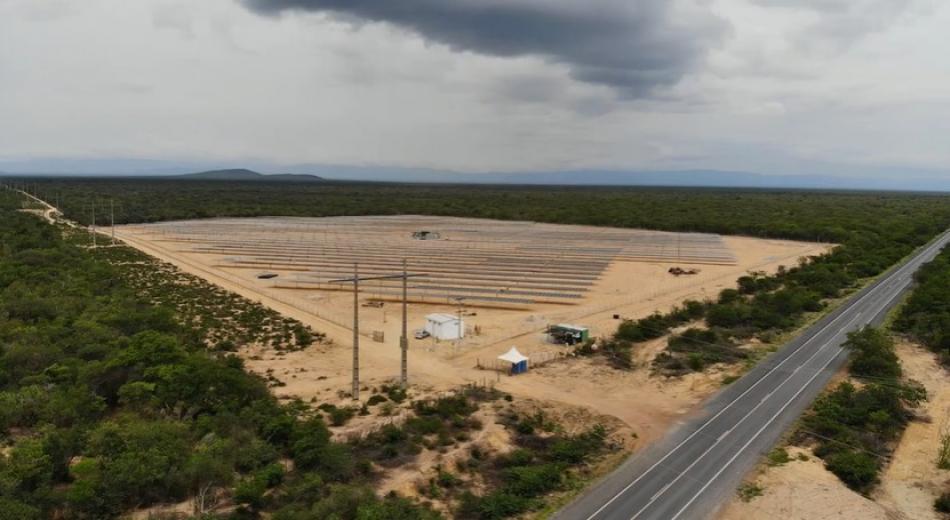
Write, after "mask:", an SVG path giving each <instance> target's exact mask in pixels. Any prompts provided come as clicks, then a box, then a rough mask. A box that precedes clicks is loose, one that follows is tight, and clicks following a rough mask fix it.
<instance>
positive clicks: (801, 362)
mask: <svg viewBox="0 0 950 520" xmlns="http://www.w3.org/2000/svg"><path fill="white" fill-rule="evenodd" d="M948 240H950V232H948V233H945V234H943V235H941V236H940V237H939V238H938V239H936V240H934V241H933V242H931V243H930V244H929V245H927V246H926V247H924V248H922V249H920V250H918V251H917V252H916V253H915V255H913V256H912V257H911V258H910V259H909V260H908V261H906V262H905V263H904V264H901V265H899V266H897V267H895V268H893V269H891V270H890V271H889V272H888V273H887V274H885V275H884V276H882V277H880V278H879V279H878V280H877V281H876V282H875V283H874V284H872V285H870V286H868V287H866V288H865V289H863V290H862V291H860V292H859V293H857V294H855V295H854V296H852V297H851V298H850V299H849V300H848V301H847V302H846V303H844V304H842V305H841V306H840V307H839V308H838V309H836V310H835V311H834V312H832V313H830V314H829V315H828V316H825V317H824V318H823V319H822V320H820V321H819V322H817V323H816V324H814V325H812V326H811V327H809V328H808V329H807V330H806V331H805V332H804V333H803V334H802V335H801V336H799V337H798V338H796V339H795V340H793V341H791V342H790V343H788V344H787V345H785V346H784V347H783V348H782V349H780V350H779V351H778V352H776V353H775V354H773V355H772V356H771V357H769V358H768V359H766V360H765V361H763V362H762V363H760V364H759V365H758V366H757V367H756V368H755V369H753V370H752V371H750V372H749V373H748V374H746V376H745V377H743V378H742V379H740V380H738V381H736V382H735V383H733V384H732V385H730V386H729V387H727V388H726V389H724V390H723V391H722V392H720V393H719V394H717V395H716V396H715V397H714V398H712V399H711V400H710V401H708V402H707V403H706V405H705V406H704V407H703V410H702V412H701V413H699V414H698V416H696V417H694V418H692V419H690V420H688V421H687V422H685V423H683V424H681V425H679V426H678V427H677V428H676V429H675V430H674V431H673V432H672V433H670V434H669V435H668V436H667V437H666V438H664V439H663V440H662V441H660V442H658V443H657V444H656V445H655V446H653V447H652V448H649V449H647V450H645V451H644V452H642V453H641V454H639V455H638V456H636V457H633V458H631V459H630V460H629V461H627V462H626V463H624V464H623V465H622V466H621V467H620V468H619V469H617V470H616V471H615V472H614V473H612V474H611V475H610V476H608V477H607V478H605V479H604V480H603V481H602V482H600V483H599V484H598V485H596V486H594V487H593V488H592V489H591V490H589V491H588V492H587V493H585V494H584V495H582V496H581V497H580V498H578V499H577V500H576V501H574V502H573V503H572V504H570V505H569V506H567V507H566V508H565V509H563V510H562V511H560V512H559V513H558V514H557V515H555V518H557V519H559V520H686V519H699V518H710V517H712V516H713V515H714V514H715V512H716V511H717V509H718V508H719V506H720V505H721V504H722V503H723V502H724V500H725V499H727V498H729V497H731V496H732V495H733V494H734V493H735V489H736V487H737V486H738V485H739V483H740V482H741V480H742V478H743V477H744V476H745V474H746V473H747V472H748V471H749V470H750V469H751V468H752V467H753V466H754V465H755V464H756V462H757V461H758V460H759V458H760V457H761V455H762V454H763V453H766V452H767V451H768V450H770V449H771V448H772V446H773V445H774V444H775V442H776V441H777V440H778V439H779V437H781V435H782V433H783V432H784V431H785V430H786V429H787V428H788V427H789V426H790V425H791V424H792V423H793V422H794V421H795V419H796V418H797V417H798V416H799V415H800V414H801V413H802V412H803V411H804V410H805V408H807V406H808V405H809V404H810V403H811V402H812V401H813V400H814V399H815V397H817V395H818V394H819V393H820V392H821V391H822V389H823V388H824V387H825V386H826V385H827V383H828V381H829V379H830V378H831V377H832V375H833V374H834V373H835V372H836V371H837V370H838V369H839V368H841V366H842V365H843V363H844V362H845V360H846V359H847V353H846V352H845V351H844V349H843V347H842V346H841V345H842V343H844V341H845V340H846V336H847V333H848V332H851V331H854V330H856V329H858V328H861V327H863V326H865V325H868V324H877V323H879V322H880V321H881V320H882V319H883V318H884V316H885V315H886V314H887V311H888V310H889V309H890V308H891V307H893V306H894V305H895V304H896V303H897V302H898V301H899V300H900V298H901V295H902V293H903V292H904V291H906V290H907V289H908V287H909V286H910V284H911V283H912V282H913V273H914V272H915V271H916V270H917V269H918V268H919V267H920V266H921V265H922V264H924V263H926V262H928V261H930V260H931V259H932V258H933V257H934V256H936V255H937V254H938V253H939V252H940V249H941V248H942V247H943V246H944V245H946V244H947V242H948ZM632 406H635V404H632Z"/></svg>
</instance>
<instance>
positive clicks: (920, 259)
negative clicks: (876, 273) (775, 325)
mask: <svg viewBox="0 0 950 520" xmlns="http://www.w3.org/2000/svg"><path fill="white" fill-rule="evenodd" d="M945 235H946V234H945ZM942 238H945V237H942ZM942 241H943V240H942V239H938V240H937V241H935V242H934V243H932V244H931V245H930V246H928V247H927V248H926V249H924V251H922V252H921V253H920V254H919V255H918V256H917V257H916V258H915V259H913V260H911V261H909V262H907V263H906V264H904V265H903V266H901V267H899V268H897V270H895V271H894V272H893V273H891V275H890V276H892V277H893V276H895V275H899V273H901V271H903V270H905V269H908V268H912V267H913V270H916V269H917V266H919V265H920V264H922V263H924V258H925V257H926V256H928V255H929V254H930V253H931V252H932V251H933V250H934V249H935V248H937V246H940V247H942V244H941V242H942ZM888 285H890V284H889V282H882V283H880V284H878V285H876V286H874V287H873V288H871V289H870V290H869V291H868V292H867V293H865V294H864V295H863V296H861V297H860V298H858V299H857V300H855V301H854V302H852V303H850V304H849V307H854V306H855V305H858V304H859V303H860V302H861V301H863V300H864V299H865V298H867V297H869V296H871V295H872V294H874V293H876V292H877V291H878V290H879V289H882V288H884V287H887V286H888ZM894 296H896V295H891V297H890V298H886V299H885V300H884V301H885V303H884V304H883V305H881V306H879V309H878V310H876V311H875V312H874V313H873V314H872V317H873V316H874V315H876V314H877V313H879V312H881V311H883V310H884V308H886V307H887V305H889V304H890V302H891V301H892V300H893V298H894ZM862 313H863V311H858V312H857V314H856V315H855V317H854V318H852V319H851V320H850V321H849V322H848V324H847V325H845V327H843V328H842V329H840V330H839V334H840V332H841V331H843V330H846V329H847V328H848V327H849V326H850V325H851V324H852V323H854V321H855V320H856V319H858V318H859V317H860V316H861V314H862ZM846 314H848V312H847V310H845V311H844V312H842V313H841V314H839V315H838V316H837V317H835V319H833V320H831V321H830V322H829V323H828V324H827V325H825V326H824V327H822V328H821V329H820V330H818V331H817V332H815V333H814V334H813V335H812V336H811V337H810V338H809V339H808V340H806V341H805V342H804V343H802V344H801V345H800V346H799V347H798V348H797V349H796V350H795V351H794V352H792V353H791V354H789V355H788V357H786V358H785V359H784V360H782V362H780V363H779V364H778V365H776V366H775V367H773V368H772V369H770V370H769V371H768V372H766V373H765V374H763V376H762V377H761V378H760V379H759V380H757V381H756V382H755V383H754V384H753V385H752V386H751V387H749V388H748V389H747V390H746V391H745V392H743V393H742V394H740V395H739V396H738V397H736V398H735V399H733V400H732V401H731V402H730V403H729V404H727V405H726V406H725V407H724V408H723V409H722V410H720V411H719V413H717V414H716V415H714V416H713V417H712V418H710V419H709V420H708V421H706V422H705V423H703V425H702V426H700V428H698V429H697V430H696V431H694V432H693V433H692V434H691V435H690V436H689V437H687V438H686V439H685V440H683V441H682V442H680V443H679V444H677V445H676V446H674V447H673V449H672V450H670V451H669V452H668V453H667V454H666V455H664V456H663V457H662V458H661V459H660V460H659V461H657V462H656V463H655V464H653V465H652V466H650V467H649V468H648V469H647V470H646V471H645V472H644V473H642V474H641V475H640V476H639V477H637V478H636V479H635V480H634V481H633V482H631V483H630V484H628V485H627V486H626V487H624V489H623V490H621V491H620V492H619V493H617V494H616V495H614V496H613V498H611V499H610V500H609V501H607V502H606V503H604V505H602V506H601V507H600V508H598V509H597V511H595V512H594V513H593V514H592V515H590V516H589V517H587V520H592V519H593V518H594V517H595V516H597V515H598V514H600V513H601V511H603V510H604V509H606V508H607V506H609V505H610V504H611V503H613V502H614V501H615V500H616V499H617V498H619V497H620V496H621V495H623V494H624V493H626V492H627V490H629V489H630V488H631V487H633V486H634V485H635V484H636V483H637V482H638V481H639V480H640V479H642V478H643V477H644V476H646V475H647V474H648V473H650V472H651V471H652V470H653V469H654V468H656V467H657V466H658V465H660V464H661V463H663V461H665V460H666V459H667V458H668V457H669V456H670V455H672V454H673V453H674V452H675V451H677V450H679V448H680V447H682V446H683V445H684V444H686V443H687V442H689V440H690V439H692V438H693V437H694V436H696V435H697V434H698V433H699V432H700V431H702V430H703V429H705V428H706V426H708V425H709V424H710V423H711V422H712V421H714V420H715V419H716V418H718V417H719V416H720V415H721V414H722V413H723V412H725V411H726V409H728V408H730V407H732V405H734V404H735V403H736V402H737V401H738V400H740V399H742V398H743V397H744V396H745V395H746V394H747V393H749V392H750V391H751V390H752V389H753V388H755V387H756V386H758V384H759V383H761V382H762V381H763V380H765V378H766V377H768V376H769V375H770V374H771V373H772V372H774V371H775V370H777V369H778V368H779V367H781V366H782V365H783V364H785V362H787V361H788V360H789V359H791V358H792V356H794V355H795V354H797V353H798V352H800V351H801V350H802V349H803V348H804V347H805V345H807V344H809V343H810V342H811V341H812V340H814V339H815V338H816V337H818V336H819V335H820V334H821V333H822V332H824V331H825V330H826V329H828V327H830V326H831V325H832V324H834V323H835V322H836V321H838V320H839V319H840V318H841V317H842V316H844V315H846ZM837 336H838V334H835V335H834V336H832V338H831V340H830V341H829V342H828V343H830V342H831V341H833V340H834V339H835V338H837ZM828 343H826V344H825V345H823V346H822V347H821V348H819V349H818V351H816V352H815V353H814V354H812V355H811V356H809V358H808V359H807V360H805V362H804V363H802V364H801V365H799V366H798V367H797V368H796V370H794V371H793V373H794V372H797V371H798V368H801V367H802V366H804V365H805V364H807V363H808V362H809V361H810V360H811V359H812V358H814V357H815V356H816V355H817V354H818V353H819V352H821V351H823V350H824V349H825V348H826V347H827V346H828ZM841 350H842V349H841V348H839V351H838V352H837V353H835V355H834V356H832V358H831V359H830V360H829V362H828V363H826V364H825V365H824V366H823V367H822V368H821V369H820V370H818V371H816V372H815V374H814V375H812V377H811V378H810V379H809V380H808V382H806V383H805V386H803V387H802V388H801V389H799V391H798V392H797V393H796V394H795V396H794V397H793V398H792V400H794V399H795V398H797V396H798V395H799V394H801V392H802V391H804V389H805V388H807V386H808V385H809V384H810V383H811V381H813V380H814V378H815V377H817V376H818V374H820V373H821V372H822V371H823V370H825V369H826V368H827V367H828V365H830V364H831V362H832V361H834V359H835V358H837V356H838V355H839V354H840V351H841ZM790 379H791V376H789V377H788V378H786V379H785V380H784V381H782V383H781V384H780V385H779V386H778V387H776V390H777V389H778V388H780V387H781V386H783V385H784V384H785V383H786V382H788V381H789V380H790ZM762 402H764V400H763V401H760V403H759V405H756V407H755V408H753V409H752V411H750V412H749V413H748V414H746V415H745V416H744V417H743V418H742V419H741V420H740V421H739V423H741V422H742V421H744V420H745V419H746V418H747V417H749V415H751V413H752V412H753V411H754V410H755V409H756V408H758V407H759V406H760V405H761V404H762ZM790 402H791V401H789V402H788V403H786V404H785V405H784V406H783V407H782V410H784V409H785V408H787V407H788V405H789V404H790ZM773 420H774V419H771V420H770V421H769V423H771V422H772V421H773ZM739 423H736V425H738V424H739ZM733 428H735V427H733ZM730 431H731V429H730ZM756 436H758V434H756ZM722 437H723V436H721V437H720V440H721V439H722ZM718 442H719V440H717V441H716V443H714V444H713V447H715V446H716V444H718ZM748 444H749V443H746V446H747V445H748ZM711 449H712V448H710V449H708V450H706V451H705V452H704V453H703V454H702V455H700V457H699V458H698V459H697V460H696V461H694V462H693V464H691V465H690V466H689V467H688V468H687V470H689V469H690V468H692V467H693V466H694V465H695V464H696V462H698V461H699V459H701V458H703V457H704V456H705V455H706V454H707V453H708V452H709V451H710V450H711ZM744 449H745V447H743V448H742V449H740V450H739V452H738V453H737V454H736V455H735V456H734V457H733V460H734V459H735V457H738V455H739V454H740V453H741V452H742V451H743V450H744ZM730 463H731V461H730ZM721 472H722V471H721V470H720V472H719V473H717V475H716V476H717V477H718V475H719V474H720V473H721ZM684 474H685V471H684V472H683V473H680V475H678V476H677V477H676V479H674V480H673V482H676V481H677V480H679V479H680V477H682V476H683V475H684ZM715 478H716V477H714V478H713V480H715ZM711 483H712V481H710V482H707V483H706V485H705V486H703V489H702V490H700V492H699V493H697V495H696V496H694V497H693V498H692V499H691V500H690V503H692V502H693V501H695V499H696V498H697V497H698V496H699V494H701V493H702V492H703V491H704V490H705V489H706V488H707V487H709V485H710V484H711ZM671 484H672V482H671V483H670V484H667V486H666V487H664V488H663V489H662V490H660V491H659V492H658V493H657V494H656V495H654V498H653V499H651V500H650V503H652V502H653V501H654V500H655V498H656V497H658V496H660V495H662V494H663V493H664V492H665V491H666V490H667V489H669V487H670V485H671ZM648 506H649V504H648V505H647V506H644V508H642V509H641V510H640V511H638V512H637V514H636V515H634V516H633V517H631V520H635V519H636V517H637V516H639V515H640V514H641V513H642V512H643V511H644V510H645V509H646V508H647V507H648ZM683 510H685V507H684V508H683V509H681V510H680V512H679V513H677V516H679V514H681V513H682V511H683Z"/></svg>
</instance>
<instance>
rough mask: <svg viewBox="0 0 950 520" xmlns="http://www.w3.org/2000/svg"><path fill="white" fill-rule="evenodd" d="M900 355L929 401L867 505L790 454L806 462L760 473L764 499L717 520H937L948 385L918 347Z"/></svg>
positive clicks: (949, 484)
mask: <svg viewBox="0 0 950 520" xmlns="http://www.w3.org/2000/svg"><path fill="white" fill-rule="evenodd" d="M898 354H899V355H900V358H901V362H902V363H903V366H904V371H905V373H906V374H907V376H908V377H910V378H912V379H916V380H917V381H920V382H921V383H923V384H924V386H925V387H926V388H927V392H928V394H929V399H928V401H927V402H926V403H924V404H923V405H922V406H921V407H920V409H919V410H918V414H919V416H920V420H918V421H915V422H913V423H911V424H910V425H909V426H908V427H907V429H906V430H905V431H904V435H903V436H902V438H901V440H900V443H899V445H898V446H897V449H896V450H895V451H894V455H893V457H892V460H891V463H890V464H889V465H888V467H887V469H886V470H885V471H884V473H883V475H882V477H881V484H880V485H879V486H878V488H877V489H876V490H875V491H874V492H873V493H872V495H871V497H870V498H866V497H863V496H861V495H859V494H857V493H855V492H853V491H851V490H850V489H848V488H847V487H846V486H845V485H844V484H842V483H841V482H840V481H839V480H838V479H837V477H835V476H834V475H833V474H831V473H830V472H828V471H827V470H826V469H825V468H824V465H823V463H822V462H821V460H820V459H818V458H816V457H814V456H812V455H811V454H810V452H808V451H806V450H802V449H801V448H789V454H790V455H792V458H793V459H794V458H795V456H796V455H797V454H798V453H805V454H806V455H807V456H808V457H809V460H808V461H805V462H801V461H798V460H793V461H792V462H789V463H788V464H785V465H783V466H779V467H771V468H764V469H760V473H759V474H758V475H756V476H754V477H752V478H750V481H752V482H756V483H757V484H759V485H760V486H761V487H763V488H764V495H763V496H761V497H758V498H754V499H752V500H751V501H749V502H743V501H742V500H741V499H739V498H738V497H737V498H735V499H734V500H732V501H731V503H729V504H728V505H727V506H726V507H725V508H724V509H723V511H722V513H721V514H720V515H719V520H760V519H761V520H766V519H769V520H770V519H772V518H785V519H801V520H811V519H815V518H835V519H841V520H866V519H872V520H873V519H882V520H885V519H886V520H939V519H940V518H942V517H941V516H940V515H938V514H937V513H936V512H934V510H933V501H934V499H936V498H937V496H939V495H940V494H941V493H942V492H943V491H945V490H948V489H950V471H947V470H939V469H937V466H936V463H935V460H936V456H937V449H938V447H939V444H940V432H941V431H946V430H947V428H948V427H950V379H948V377H947V373H946V370H945V369H943V368H941V367H940V366H939V365H938V364H937V362H936V360H935V356H934V355H933V354H932V353H930V352H928V351H926V350H925V349H923V348H921V347H919V346H916V345H913V344H910V343H906V342H904V343H900V344H899V345H898Z"/></svg>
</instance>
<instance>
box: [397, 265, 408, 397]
mask: <svg viewBox="0 0 950 520" xmlns="http://www.w3.org/2000/svg"><path fill="white" fill-rule="evenodd" d="M408 286H409V272H408V271H407V269H406V259H405V258H403V259H402V336H399V348H400V350H402V360H401V361H402V366H401V370H400V372H399V383H400V385H401V386H402V388H403V389H405V388H406V387H407V386H409V361H408V358H409V337H408V332H407V330H406V329H407V328H408V324H407V321H408V317H407V316H406V308H407V307H408V304H407V303H406V300H407V299H408V294H409V290H408Z"/></svg>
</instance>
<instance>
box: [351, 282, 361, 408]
mask: <svg viewBox="0 0 950 520" xmlns="http://www.w3.org/2000/svg"><path fill="white" fill-rule="evenodd" d="M359 399H360V265H359V264H353V400H354V401H359Z"/></svg>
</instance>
